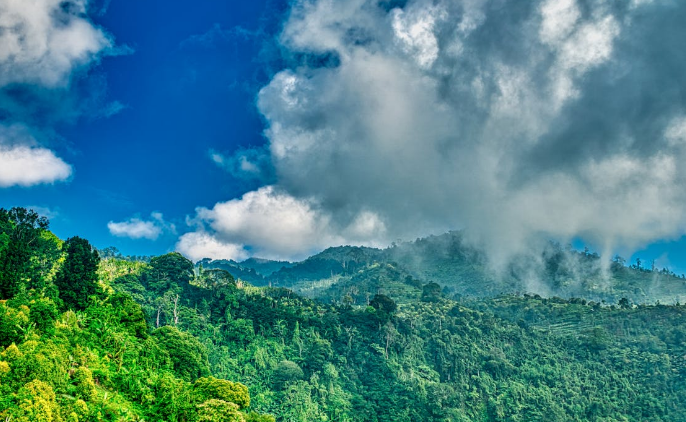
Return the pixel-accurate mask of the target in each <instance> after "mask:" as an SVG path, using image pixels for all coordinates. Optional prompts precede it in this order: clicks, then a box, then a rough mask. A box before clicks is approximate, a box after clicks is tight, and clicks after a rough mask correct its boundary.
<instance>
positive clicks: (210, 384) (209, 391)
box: [193, 377, 250, 409]
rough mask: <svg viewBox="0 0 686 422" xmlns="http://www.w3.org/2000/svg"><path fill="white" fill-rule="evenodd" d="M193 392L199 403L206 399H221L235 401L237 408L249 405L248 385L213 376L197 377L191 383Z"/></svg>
mask: <svg viewBox="0 0 686 422" xmlns="http://www.w3.org/2000/svg"><path fill="white" fill-rule="evenodd" d="M193 394H194V396H195V400H196V401H197V402H199V403H202V402H205V401H207V400H212V399H215V400H222V401H225V402H229V403H235V404H236V405H237V406H238V408H239V409H245V408H246V407H250V395H249V394H248V387H246V386H245V385H243V384H241V383H238V382H231V381H227V380H223V379H218V378H215V377H203V378H198V379H197V380H196V381H195V383H194V384H193Z"/></svg>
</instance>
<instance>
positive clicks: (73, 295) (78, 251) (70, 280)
mask: <svg viewBox="0 0 686 422" xmlns="http://www.w3.org/2000/svg"><path fill="white" fill-rule="evenodd" d="M65 246H66V250H67V257H66V260H65V262H64V265H63V266H62V268H61V269H60V271H59V272H58V273H57V277H56V278H55V285H56V286H57V288H58V289H59V295H60V299H62V301H63V302H64V305H65V306H66V307H67V308H71V309H77V310H83V309H86V307H87V306H88V300H89V297H90V296H93V295H98V294H99V293H100V291H101V290H100V286H98V275H97V270H98V264H99V263H100V256H99V255H98V251H97V250H96V249H95V248H93V247H92V246H91V244H90V243H88V241H87V240H86V239H82V238H80V237H78V236H75V237H72V238H70V239H68V240H67V242H66V244H65Z"/></svg>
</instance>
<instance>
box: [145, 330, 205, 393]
mask: <svg viewBox="0 0 686 422" xmlns="http://www.w3.org/2000/svg"><path fill="white" fill-rule="evenodd" d="M152 335H153V337H154V338H155V339H157V341H158V343H159V344H160V346H162V348H163V349H164V350H166V351H167V353H169V357H170V358H171V361H172V364H173V365H174V371H175V372H176V373H177V374H178V375H179V376H180V377H181V378H183V379H184V380H186V381H194V380H196V379H198V378H200V377H203V376H207V375H209V374H210V368H209V362H208V361H207V350H206V349H205V346H203V345H202V343H200V341H198V339H197V338H195V337H193V336H192V335H191V334H188V333H185V332H183V331H179V329H177V328H176V327H171V326H165V327H162V328H158V329H157V330H155V331H153V332H152Z"/></svg>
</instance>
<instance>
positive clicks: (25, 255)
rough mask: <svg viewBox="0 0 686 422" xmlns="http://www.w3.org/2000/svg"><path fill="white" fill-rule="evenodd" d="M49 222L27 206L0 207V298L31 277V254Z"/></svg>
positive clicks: (22, 284) (17, 289) (18, 288)
mask: <svg viewBox="0 0 686 422" xmlns="http://www.w3.org/2000/svg"><path fill="white" fill-rule="evenodd" d="M48 226H49V222H48V220H47V219H46V218H45V217H41V216H40V215H38V213H36V212H35V211H33V210H27V209H26V208H16V207H15V208H12V209H10V210H6V209H4V208H0V299H9V298H12V297H14V295H16V294H17V293H18V292H19V291H20V289H21V288H22V286H23V287H25V286H26V284H27V282H28V281H29V280H30V279H31V277H32V274H31V273H30V272H31V271H30V269H31V255H32V248H35V246H36V245H35V244H36V242H37V239H38V238H39V237H40V235H41V233H42V232H43V231H45V230H47V229H48Z"/></svg>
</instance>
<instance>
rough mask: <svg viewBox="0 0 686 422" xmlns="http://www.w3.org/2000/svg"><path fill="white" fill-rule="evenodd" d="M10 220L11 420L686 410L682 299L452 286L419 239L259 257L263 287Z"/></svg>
mask: <svg viewBox="0 0 686 422" xmlns="http://www.w3.org/2000/svg"><path fill="white" fill-rule="evenodd" d="M0 219H1V220H0V241H1V243H0V271H1V272H0V289H1V290H0V294H1V295H2V299H3V300H2V302H0V350H2V351H1V352H0V397H1V398H0V418H3V419H6V420H12V421H15V420H19V421H35V420H41V421H65V420H66V421H78V420H82V421H90V420H94V421H99V420H102V421H105V420H113V421H114V420H116V421H142V420H148V421H158V420H159V421H263V422H264V421H269V420H272V417H273V418H275V419H276V420H277V421H284V422H286V421H288V422H292V421H302V422H305V421H307V422H309V421H322V422H323V421H341V422H344V421H351V422H352V421H356V422H357V421H370V422H382V421H383V422H386V421H387V422H397V421H401V422H403V421H405V422H410V421H429V422H431V421H436V422H438V421H441V422H447V421H484V422H485V421H579V420H584V421H603V422H614V421H617V422H619V421H637V422H638V421H681V420H686V410H685V409H686V398H685V397H684V395H683V391H684V387H686V385H684V383H685V382H686V377H685V376H686V372H685V371H686V362H685V360H684V356H686V325H685V324H686V307H684V306H682V305H671V306H666V305H653V304H650V305H644V304H641V305H640V306H637V305H634V304H633V303H632V300H630V299H623V300H620V301H619V302H618V303H617V304H616V305H610V304H603V303H602V302H600V301H591V300H588V299H586V298H584V299H579V298H572V299H562V298H556V297H550V298H545V297H541V296H538V295H529V294H526V295H496V296H490V297H477V296H476V295H461V296H459V295H458V296H456V295H455V292H454V291H452V290H451V289H450V287H449V288H447V289H446V288H445V287H446V286H455V283H454V282H453V281H450V283H447V282H446V283H445V285H441V284H440V282H441V280H440V279H439V278H433V279H432V281H435V282H429V280H428V277H427V278H424V277H425V276H422V274H420V273H419V272H418V270H417V267H416V266H414V265H416V264H410V263H408V262H402V257H403V256H404V255H402V254H407V253H409V252H408V250H409V248H411V247H418V246H417V245H406V246H398V247H396V248H401V247H404V248H406V249H403V250H401V251H398V250H396V248H391V249H389V250H384V251H379V250H375V249H360V248H334V249H330V250H327V251H325V252H324V253H323V255H321V257H313V258H311V259H310V260H308V261H305V262H303V263H299V264H297V265H290V264H288V265H286V264H278V265H280V268H283V269H278V270H274V268H275V265H274V266H265V265H264V264H265V263H264V262H260V263H259V264H260V265H262V267H261V270H260V272H259V273H258V271H257V268H252V269H253V271H254V274H257V275H259V276H260V277H262V280H264V282H265V283H264V284H263V285H262V286H261V287H260V286H254V285H252V284H251V283H249V282H247V281H246V280H244V279H242V278H241V277H240V276H238V277H234V276H233V275H232V274H231V273H230V271H226V270H222V269H218V268H210V267H212V265H211V264H212V263H211V262H209V261H204V262H202V263H201V264H202V265H198V266H195V265H194V264H193V263H192V262H191V261H189V260H187V259H186V258H184V257H183V256H181V255H180V254H178V253H170V254H166V255H162V256H157V257H152V258H151V259H149V260H131V259H123V258H122V257H116V256H111V257H109V258H106V259H101V258H100V257H99V255H98V253H97V252H96V251H95V250H94V249H93V248H92V247H91V246H90V245H89V243H88V242H87V241H86V240H84V239H80V238H72V239H68V240H66V241H62V240H60V239H58V238H57V237H55V236H54V235H53V234H52V233H50V232H49V231H48V222H47V221H45V220H44V219H40V218H39V217H38V216H37V215H35V213H32V212H29V211H26V210H21V209H13V210H10V211H7V210H2V211H1V212H0ZM400 252H402V254H401V253H400ZM391 254H393V259H390V258H388V256H389V255H391ZM320 258H321V259H320ZM437 259H439V258H437ZM465 259H466V258H465ZM588 259H595V258H592V257H589V258H588ZM398 261H400V262H398ZM227 262H228V261H227ZM231 265H240V264H239V263H231ZM337 265H338V267H336V266H337ZM423 265H424V267H423V268H429V264H428V263H425V264H423ZM474 265H481V264H478V263H477V264H474ZM244 268H245V267H244ZM298 268H303V270H302V271H303V274H311V275H312V276H311V278H307V277H302V278H299V277H298V276H297V275H296V274H297V272H296V271H298ZM338 268H340V269H338ZM616 270H617V274H620V275H621V271H624V269H620V268H617V269H616ZM269 271H272V272H271V273H270V272H269ZM626 271H627V272H628V274H630V275H635V274H638V275H641V274H642V272H640V273H639V272H637V271H640V270H637V269H628V268H627V269H626ZM327 273H328V275H327ZM559 273H560V272H559V271H557V270H556V274H559ZM251 274H253V273H252V272H251ZM278 274H282V275H283V274H288V276H283V277H284V278H278V277H277V278H275V277H274V276H276V275H278ZM322 275H324V276H326V277H323V276H322ZM666 276H667V275H666ZM279 277H281V276H279ZM669 277H673V276H669ZM673 278H674V279H675V280H676V279H677V278H676V277H673ZM286 279H288V280H291V281H292V283H293V285H295V286H299V288H300V289H302V290H303V291H308V292H309V293H310V294H312V295H313V296H317V297H322V298H323V299H324V300H313V299H310V298H305V297H302V296H300V295H298V294H296V293H294V292H293V291H291V290H288V289H286V288H283V287H277V284H278V282H279V281H280V280H281V282H283V283H284V284H285V280H286ZM270 281H271V282H272V287H269V286H268V283H269V282H270ZM475 288H476V287H475ZM307 289H309V290H307ZM481 296H487V295H486V294H484V295H481ZM270 415H271V416H270Z"/></svg>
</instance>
